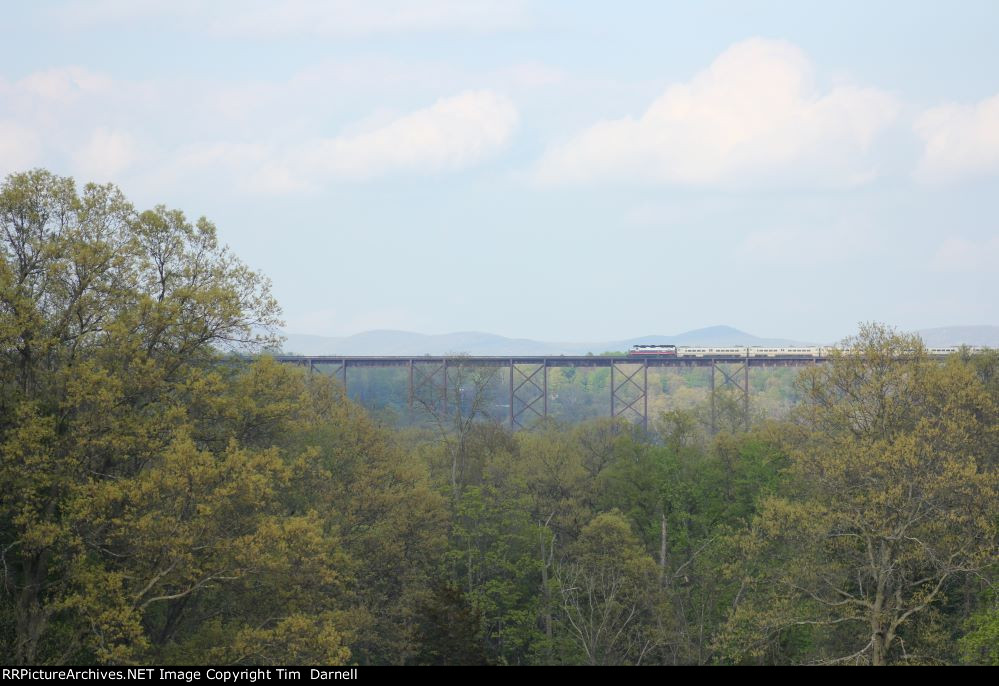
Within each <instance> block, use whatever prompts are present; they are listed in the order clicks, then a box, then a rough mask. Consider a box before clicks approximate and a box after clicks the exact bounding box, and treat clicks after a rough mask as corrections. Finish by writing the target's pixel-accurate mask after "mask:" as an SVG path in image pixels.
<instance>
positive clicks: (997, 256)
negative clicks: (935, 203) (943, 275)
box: [930, 236, 999, 274]
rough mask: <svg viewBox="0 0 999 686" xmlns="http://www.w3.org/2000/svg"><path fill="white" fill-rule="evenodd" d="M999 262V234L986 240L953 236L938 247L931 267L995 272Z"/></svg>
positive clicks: (948, 269)
mask: <svg viewBox="0 0 999 686" xmlns="http://www.w3.org/2000/svg"><path fill="white" fill-rule="evenodd" d="M997 264H999V236H994V237H992V238H986V239H984V240H980V241H976V240H968V239H966V238H957V237H952V238H948V239H947V240H945V241H944V242H943V243H941V244H940V246H939V247H938V248H937V250H936V252H935V253H934V255H933V258H932V260H931V261H930V268H931V269H933V271H937V272H956V273H962V274H966V273H969V272H986V271H987V272H990V273H994V272H995V269H996V265H997Z"/></svg>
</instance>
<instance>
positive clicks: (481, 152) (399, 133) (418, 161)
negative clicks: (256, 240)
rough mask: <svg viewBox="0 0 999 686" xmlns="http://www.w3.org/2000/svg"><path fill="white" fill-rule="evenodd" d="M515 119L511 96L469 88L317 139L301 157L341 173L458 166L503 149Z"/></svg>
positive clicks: (353, 175) (435, 169)
mask: <svg viewBox="0 0 999 686" xmlns="http://www.w3.org/2000/svg"><path fill="white" fill-rule="evenodd" d="M517 118H518V115H517V109H516V108H515V107H514V105H513V103H512V102H510V100H509V99H507V98H505V97H503V96H500V95H497V94H495V93H492V92H490V91H468V92H465V93H461V94H460V95H456V96H453V97H449V98H442V99H440V100H438V101H437V102H436V103H434V104H433V105H431V106H430V107H427V108H425V109H422V110H418V111H416V112H413V113H412V114H408V115H406V116H403V117H400V118H398V119H396V120H395V121H392V122H390V123H388V124H386V125H384V126H381V127H380V128H377V129H374V130H372V131H369V132H366V133H360V134H356V135H353V136H341V137H337V138H333V139H330V140H323V141H317V142H316V144H315V146H314V148H313V149H312V150H311V151H308V152H307V153H305V154H304V155H303V158H304V159H305V160H308V161H309V162H311V163H312V164H313V165H314V166H315V167H316V168H318V169H320V170H324V171H327V172H329V173H331V174H333V175H334V176H338V177H344V178H369V177H371V176H377V175H381V174H387V173H392V172H397V171H412V172H438V171H450V170H455V169H461V168H463V167H467V166H469V165H472V164H475V163H477V162H480V161H482V160H484V159H486V158H488V157H490V156H491V155H493V154H494V153H496V152H497V151H499V150H500V149H502V148H503V147H504V146H505V145H506V143H507V142H508V141H509V139H510V136H511V134H512V133H513V130H514V128H515V127H516V125H517Z"/></svg>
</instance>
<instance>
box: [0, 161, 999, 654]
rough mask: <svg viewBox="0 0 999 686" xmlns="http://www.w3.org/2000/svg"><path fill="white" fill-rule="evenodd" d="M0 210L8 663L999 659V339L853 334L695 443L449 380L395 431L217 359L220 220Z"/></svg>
mask: <svg viewBox="0 0 999 686" xmlns="http://www.w3.org/2000/svg"><path fill="white" fill-rule="evenodd" d="M0 228H2V235H0V246H2V248H0V250H2V257H3V259H2V260H0V341H2V345H0V383H2V395H0V451H2V452H0V475H2V485H3V488H2V491H0V557H2V559H0V562H2V565H0V573H2V575H3V576H2V580H3V593H2V595H0V644H2V648H0V650H2V654H3V655H4V657H5V659H4V662H5V663H8V664H11V663H16V664H25V663H31V664H65V663H77V664H79V663H94V664H136V663H188V664H190V663H194V664H198V663H219V664H221V663H224V664H234V665H236V664H238V665H265V664H284V663H357V664H467V663H485V664H495V665H503V664H511V665H513V664H538V663H544V664H718V663H722V664H733V663H735V664H738V663H751V664H757V663H777V664H785V663H808V664H815V663H818V664H927V663H946V664H953V663H991V664H997V663H999V594H997V592H996V587H995V584H996V582H997V579H999V577H997V572H999V560H997V526H999V498H997V495H999V493H997V491H999V471H997V468H999V464H997V460H999V422H997V415H999V355H997V354H996V353H986V354H979V355H974V356H970V355H963V356H962V355H955V356H953V358H952V359H948V360H946V361H945V362H939V361H931V360H929V359H927V358H926V356H925V355H924V353H923V349H922V345H921V343H920V341H919V340H918V338H913V337H910V336H906V335H902V334H899V333H897V332H895V331H893V330H891V329H889V328H887V327H884V326H881V325H876V324H870V325H864V326H862V327H861V328H860V330H859V332H858V334H857V336H856V337H855V338H854V339H853V344H854V345H855V346H857V347H859V348H861V349H862V351H863V352H862V354H860V355H850V356H840V357H837V358H835V359H834V360H833V361H832V362H831V363H829V364H825V365H818V366H815V367H810V368H807V369H806V370H804V371H802V372H801V373H800V374H799V373H794V374H793V379H792V378H789V379H788V381H787V384H788V387H789V388H793V393H792V394H790V395H788V394H782V395H781V397H787V398H793V399H794V403H793V406H791V405H790V404H789V405H788V407H786V408H783V409H780V408H778V409H780V411H779V412H778V411H768V412H765V413H758V416H756V417H754V421H753V422H751V426H750V427H749V429H748V430H747V429H746V428H745V426H744V424H743V422H742V421H741V419H740V416H738V415H737V412H738V407H737V405H730V406H728V409H726V406H725V405H724V403H722V407H721V408H720V411H721V412H722V413H723V414H724V413H726V412H728V414H729V415H731V416H730V420H729V421H727V422H721V423H720V431H718V432H717V433H715V434H713V435H712V433H711V432H710V431H709V430H708V428H707V426H706V424H705V421H704V413H703V411H702V409H701V408H700V407H699V406H698V403H697V399H696V398H694V399H693V401H692V402H688V403H674V404H672V405H670V404H669V403H666V402H665V401H664V402H663V404H661V405H659V406H657V407H656V409H657V411H656V419H655V420H654V421H653V422H652V423H651V426H650V431H649V432H648V433H645V432H643V431H642V430H641V429H640V428H638V427H637V426H636V425H634V424H631V423H628V422H626V421H622V420H616V421H612V420H607V419H598V418H595V419H589V420H586V421H579V422H570V421H559V420H557V419H552V420H549V421H548V422H546V423H541V424H538V425H537V426H535V427H534V428H533V429H531V430H529V431H520V432H516V433H512V432H510V431H509V430H508V429H507V428H506V427H504V426H503V425H502V424H501V423H498V422H496V421H492V420H490V419H489V416H488V415H489V412H488V411H487V408H488V406H489V404H488V402H487V400H486V398H487V395H488V394H487V393H485V392H484V391H482V392H479V390H481V389H487V388H488V384H489V379H483V378H480V377H476V376H475V375H476V374H477V373H478V372H476V371H475V370H468V371H467V374H468V375H469V376H468V378H465V379H455V380H454V382H453V383H454V384H455V389H458V388H462V389H471V395H470V396H468V395H467V394H468V392H469V391H467V390H463V391H460V392H459V391H457V390H456V391H455V393H458V394H460V393H465V394H466V396H467V397H464V396H463V397H459V398H458V400H457V401H455V402H452V403H450V405H449V407H450V409H449V410H448V411H447V412H443V411H441V410H440V408H439V407H438V406H435V405H433V404H430V403H426V404H425V408H424V409H425V416H424V418H423V420H422V421H420V422H411V423H410V424H411V425H410V426H407V427H404V428H399V427H396V426H393V425H390V424H389V423H388V422H384V421H379V420H378V419H377V418H372V417H371V416H370V415H369V414H368V413H367V411H366V410H364V409H362V408H361V406H359V405H357V404H355V403H354V402H352V401H351V400H349V399H348V398H346V397H345V396H344V394H343V391H342V388H340V386H339V385H338V383H337V381H336V380H334V379H332V378H330V377H329V376H326V375H323V374H316V373H314V374H306V373H305V372H304V371H303V370H302V369H301V368H296V367H294V366H290V365H281V364H278V363H276V362H274V361H273V360H272V359H270V358H268V357H267V356H266V355H264V356H259V357H246V356H245V355H238V354H235V353H247V352H250V353H253V352H255V351H258V350H261V349H265V348H268V347H270V346H274V345H276V344H278V342H277V341H276V340H274V339H273V338H272V337H270V336H269V334H268V333H267V332H268V331H272V330H273V327H274V326H275V325H276V324H277V323H278V316H279V310H278V307H277V304H276V302H275V301H274V299H273V298H272V297H271V295H270V292H269V284H268V282H267V281H266V279H265V278H263V277H262V276H261V275H259V274H257V273H254V272H253V271H251V270H249V269H248V268H246V267H245V266H244V265H243V264H242V263H241V262H239V260H238V259H236V258H235V257H234V256H233V255H231V254H230V253H229V252H228V251H227V250H226V249H225V248H224V247H223V246H221V245H220V244H219V243H218V240H217V238H216V232H215V228H214V227H213V226H212V225H211V223H209V222H208V221H206V220H204V219H201V220H198V221H197V222H191V221H189V220H188V219H187V218H186V217H185V216H184V215H183V214H182V213H181V212H179V211H176V210H168V209H167V208H165V207H156V208H154V209H152V210H148V211H143V212H139V211H137V210H136V209H135V208H134V207H132V205H130V204H129V203H128V201H127V200H126V199H125V198H124V197H123V196H122V194H121V193H120V192H119V191H118V190H117V189H116V188H114V187H112V186H95V185H88V186H86V187H83V188H82V189H78V188H77V187H76V186H75V185H74V183H73V181H72V180H71V179H67V178H60V177H58V176H55V175H52V174H50V173H47V172H44V171H33V172H29V173H24V174H16V175H12V176H10V177H8V178H7V180H6V181H5V182H4V183H3V186H2V188H0ZM570 381H571V380H570ZM686 385H687V386H691V384H686ZM477 389H479V390H477ZM663 390H664V391H665V390H668V389H667V386H666V385H663Z"/></svg>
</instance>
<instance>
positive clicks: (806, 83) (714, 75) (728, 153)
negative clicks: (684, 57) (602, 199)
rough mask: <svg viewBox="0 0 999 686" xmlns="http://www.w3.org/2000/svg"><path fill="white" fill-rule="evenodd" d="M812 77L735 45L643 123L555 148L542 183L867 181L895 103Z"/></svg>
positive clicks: (800, 66) (754, 46)
mask: <svg viewBox="0 0 999 686" xmlns="http://www.w3.org/2000/svg"><path fill="white" fill-rule="evenodd" d="M812 72H813V70H812V66H811V64H810V62H809V61H808V59H807V57H806V56H805V54H804V53H803V52H802V51H801V50H800V49H798V48H797V47H795V46H794V45H791V44H789V43H785V42H781V41H773V40H765V39H759V38H755V39H750V40H747V41H744V42H741V43H737V44H735V45H733V46H732V47H730V48H729V49H727V50H726V51H725V52H723V53H722V54H721V55H720V56H719V57H718V58H717V59H715V61H714V62H713V63H712V64H711V65H710V66H709V67H708V68H707V69H706V70H704V71H702V72H700V73H699V74H697V75H696V76H694V78H693V79H691V80H690V81H689V82H686V83H678V84H674V85H672V86H670V87H669V88H668V89H667V90H666V92H665V93H663V95H662V96H660V97H659V98H658V99H656V100H655V101H654V102H653V103H652V104H651V105H650V106H649V108H648V109H647V110H646V111H645V112H644V113H643V114H642V115H641V116H639V117H637V118H635V117H624V118H622V119H615V120H608V121H601V122H598V123H597V124H594V125H593V126H591V127H589V128H587V129H586V130H584V131H582V132H581V133H579V134H577V135H575V136H573V137H572V138H570V139H569V140H568V141H567V142H565V143H563V144H561V145H557V146H555V147H553V148H551V149H549V150H548V151H547V152H546V153H545V155H544V156H543V157H542V159H541V161H540V162H539V164H538V166H537V168H536V170H535V173H536V178H537V180H538V181H540V182H542V183H587V182H594V181H605V180H621V181H645V182H652V183H667V184H683V185H692V186H726V187H741V186H758V185H766V184H774V183H776V184H786V183H791V184H795V185H798V184H814V185H822V186H829V185H832V186H849V185H854V184H857V183H862V182H863V181H865V180H867V179H869V178H870V177H871V176H873V174H874V173H875V169H874V168H873V167H872V166H871V164H870V162H869V161H868V160H867V159H866V158H867V152H868V150H869V149H870V147H871V144H872V142H873V141H874V139H875V137H876V136H877V134H878V133H880V132H881V131H882V130H884V129H885V128H886V127H887V126H888V125H889V124H890V123H891V122H892V121H893V120H894V119H895V117H896V116H897V112H898V109H899V108H898V104H897V103H896V101H895V99H894V98H893V97H892V96H890V95H888V94H886V93H884V92H881V91H878V90H876V89H873V88H862V87H859V86H853V85H845V84H841V85H837V86H835V87H833V88H831V89H830V90H828V91H827V92H824V93H823V92H820V91H819V89H818V88H817V86H816V84H815V80H814V78H813V73H812Z"/></svg>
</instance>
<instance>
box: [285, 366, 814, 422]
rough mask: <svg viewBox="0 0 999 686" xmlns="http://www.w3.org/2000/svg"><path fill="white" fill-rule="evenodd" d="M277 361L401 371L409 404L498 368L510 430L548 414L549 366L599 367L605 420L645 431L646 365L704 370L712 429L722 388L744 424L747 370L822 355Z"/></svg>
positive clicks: (337, 369) (340, 372)
mask: <svg viewBox="0 0 999 686" xmlns="http://www.w3.org/2000/svg"><path fill="white" fill-rule="evenodd" d="M275 359H276V360H277V361H279V362H283V363H288V364H297V365H302V366H304V367H305V368H306V369H308V370H309V371H310V372H313V371H328V372H331V373H332V374H333V375H334V376H336V377H337V378H339V379H340V381H341V383H342V384H343V386H344V389H346V388H347V387H348V380H349V379H348V374H347V370H348V369H357V368H391V367H395V368H404V369H406V370H407V371H408V379H409V384H408V385H409V404H410V407H412V406H413V402H414V399H415V398H416V397H417V394H418V393H419V392H421V391H423V390H429V391H430V394H431V395H433V396H434V397H440V398H443V402H444V405H445V411H446V405H447V388H448V386H447V384H448V372H449V370H451V369H455V368H458V367H467V368H473V369H474V368H489V367H492V368H502V369H507V370H508V373H507V375H506V377H507V381H508V385H507V392H508V395H509V412H508V417H507V421H508V422H509V425H510V427H511V428H514V429H516V428H523V427H524V426H526V424H527V422H528V420H531V419H537V418H542V419H543V418H545V417H547V416H548V398H549V396H548V370H549V369H550V368H552V367H582V368H593V367H605V368H609V369H610V384H609V386H610V388H609V390H608V399H609V405H610V416H611V417H627V418H629V419H632V420H638V421H640V422H641V423H642V426H643V427H645V428H648V422H649V367H708V368H710V370H711V373H710V393H711V424H712V430H713V429H714V426H715V397H716V392H717V391H718V390H720V389H722V388H729V389H733V390H734V391H735V392H736V393H737V394H738V396H739V399H740V400H741V403H742V408H743V412H744V414H745V419H746V421H747V423H748V421H749V391H750V387H749V369H750V367H797V366H809V365H814V364H818V363H821V362H825V361H826V360H827V359H828V358H825V357H800V356H783V357H781V356H774V357H741V356H740V357H737V356H731V355H728V356H710V355H705V356H701V357H687V356H685V357H665V356H664V357H637V356H626V355H616V356H610V355H601V356H595V355H585V356H584V355H579V356H576V355H554V356H551V355H542V356H517V357H510V356H507V357H493V356H488V357H486V356H466V355H461V356H457V355H456V356H441V355H426V356H412V357H409V356H406V357H396V356H322V355H321V356H305V355H276V356H275Z"/></svg>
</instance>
